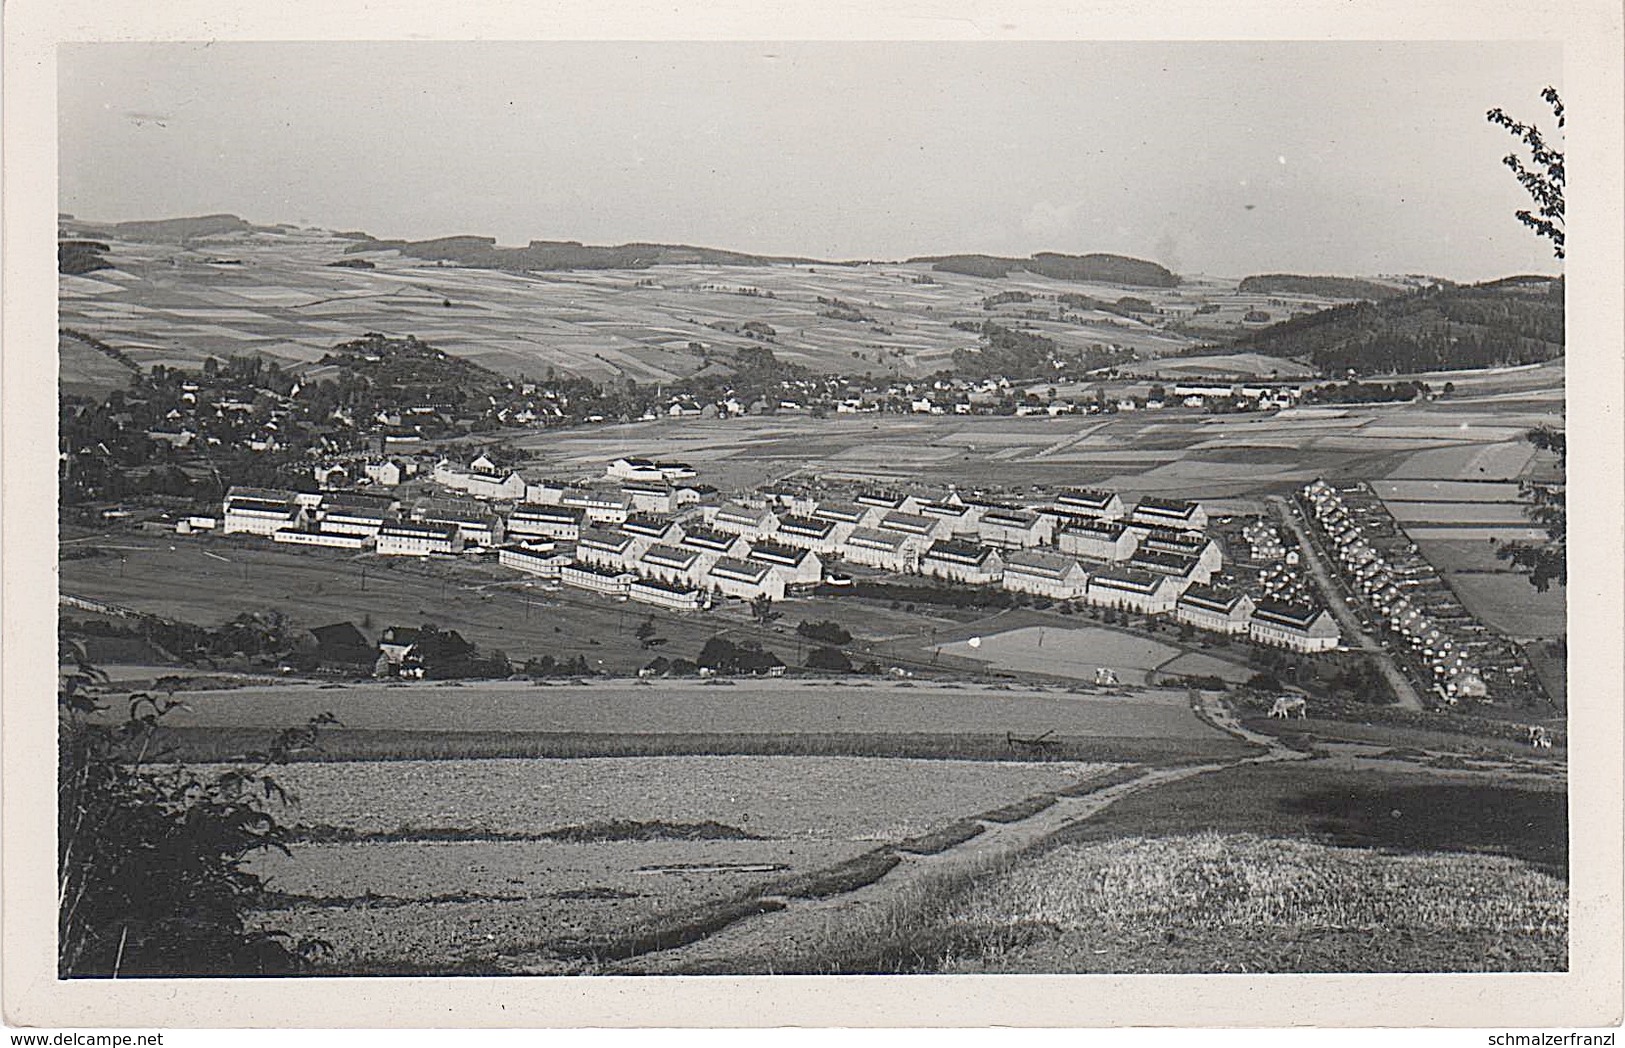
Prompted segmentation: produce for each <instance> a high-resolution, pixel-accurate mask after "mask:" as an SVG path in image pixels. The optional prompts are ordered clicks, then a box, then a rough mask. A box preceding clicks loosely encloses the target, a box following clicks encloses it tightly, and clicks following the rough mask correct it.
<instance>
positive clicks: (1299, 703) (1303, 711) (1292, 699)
mask: <svg viewBox="0 0 1625 1048" xmlns="http://www.w3.org/2000/svg"><path fill="white" fill-rule="evenodd" d="M1294 713H1296V714H1297V715H1298V719H1299V720H1308V719H1309V700H1308V699H1305V698H1304V697H1303V696H1302V695H1280V696H1277V697H1276V699H1275V705H1273V706H1271V707H1270V716H1271V717H1279V718H1281V719H1282V720H1286V719H1288V718H1289V717H1291V716H1292V715H1293V714H1294Z"/></svg>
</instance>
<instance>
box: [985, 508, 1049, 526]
mask: <svg viewBox="0 0 1625 1048" xmlns="http://www.w3.org/2000/svg"><path fill="white" fill-rule="evenodd" d="M1038 522H1039V516H1038V514H1037V513H1034V512H1032V511H1031V510H1025V509H1007V508H1003V507H1000V508H997V509H988V510H986V511H984V512H983V513H982V523H983V524H991V525H993V526H994V527H1003V528H1031V527H1034V526H1035V525H1037V524H1038Z"/></svg>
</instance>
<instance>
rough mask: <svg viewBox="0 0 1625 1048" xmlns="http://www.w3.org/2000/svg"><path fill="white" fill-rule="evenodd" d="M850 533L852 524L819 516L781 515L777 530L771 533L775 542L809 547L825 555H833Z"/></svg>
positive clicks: (801, 547)
mask: <svg viewBox="0 0 1625 1048" xmlns="http://www.w3.org/2000/svg"><path fill="white" fill-rule="evenodd" d="M851 533H852V525H850V524H837V523H836V522H835V521H833V520H824V519H822V518H820V517H794V516H787V517H782V518H780V520H779V530H777V531H775V532H774V533H773V539H774V541H776V542H782V543H784V544H785V545H786V546H796V547H798V548H800V549H810V550H812V551H813V552H814V553H820V554H823V555H825V556H830V555H833V554H834V553H835V552H836V551H837V550H839V549H840V547H841V542H842V540H844V539H845V538H846V537H847V536H848V535H850V534H851Z"/></svg>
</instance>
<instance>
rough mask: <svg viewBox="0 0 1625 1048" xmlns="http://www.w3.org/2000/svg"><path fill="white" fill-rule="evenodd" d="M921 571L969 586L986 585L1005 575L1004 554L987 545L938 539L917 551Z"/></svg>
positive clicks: (923, 573)
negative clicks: (923, 549)
mask: <svg viewBox="0 0 1625 1048" xmlns="http://www.w3.org/2000/svg"><path fill="white" fill-rule="evenodd" d="M920 574H922V575H926V576H929V577H931V578H936V579H947V580H948V581H949V582H963V583H965V584H967V585H971V586H987V585H992V584H993V583H996V582H998V581H999V580H1000V579H1002V578H1004V558H1003V557H1001V556H1000V555H999V553H998V551H997V550H995V549H993V548H992V547H990V546H982V545H978V544H977V543H974V542H956V541H954V540H952V539H939V540H938V541H936V542H933V543H931V545H930V546H929V547H927V548H926V550H925V552H924V553H922V554H920Z"/></svg>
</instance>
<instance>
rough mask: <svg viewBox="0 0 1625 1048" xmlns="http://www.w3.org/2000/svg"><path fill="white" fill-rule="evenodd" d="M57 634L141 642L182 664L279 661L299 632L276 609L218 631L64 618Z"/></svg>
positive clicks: (168, 622) (153, 621)
mask: <svg viewBox="0 0 1625 1048" xmlns="http://www.w3.org/2000/svg"><path fill="white" fill-rule="evenodd" d="M58 632H60V633H61V634H62V636H63V637H64V638H65V639H66V638H72V637H112V638H138V639H140V640H143V641H145V642H146V643H147V644H149V645H151V646H152V647H154V648H156V649H158V650H159V651H161V652H163V653H164V654H166V655H168V656H170V657H172V658H174V659H177V660H179V661H183V662H197V661H203V660H213V659H226V658H248V659H261V660H264V659H276V658H280V657H281V656H283V655H286V654H288V652H290V651H292V650H293V647H294V643H295V636H296V634H297V633H298V630H297V629H296V627H295V626H294V624H293V621H292V620H291V619H289V618H288V616H287V615H285V614H283V613H282V612H280V611H277V610H276V609H270V610H267V611H258V612H248V611H245V612H243V613H241V614H240V615H238V616H237V617H236V618H233V619H232V620H231V621H230V622H227V623H225V624H224V625H221V626H217V627H210V626H199V625H197V624H196V623H191V622H179V621H176V620H174V619H166V618H160V617H159V616H157V615H139V616H135V617H133V618H130V619H126V620H122V621H116V622H115V621H109V620H105V619H72V618H63V619H61V620H60V622H59V624H58Z"/></svg>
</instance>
